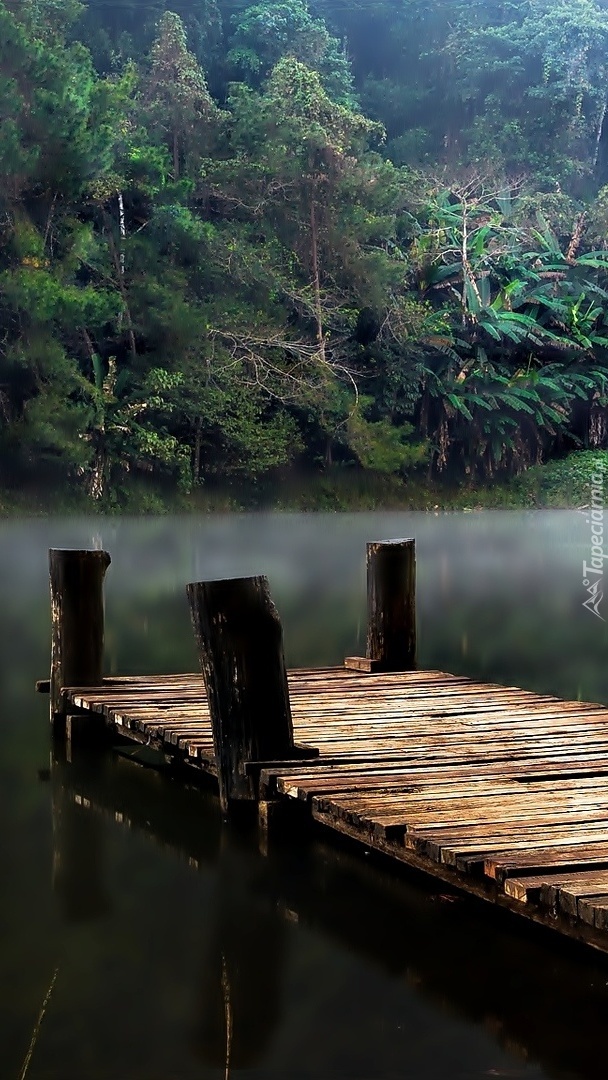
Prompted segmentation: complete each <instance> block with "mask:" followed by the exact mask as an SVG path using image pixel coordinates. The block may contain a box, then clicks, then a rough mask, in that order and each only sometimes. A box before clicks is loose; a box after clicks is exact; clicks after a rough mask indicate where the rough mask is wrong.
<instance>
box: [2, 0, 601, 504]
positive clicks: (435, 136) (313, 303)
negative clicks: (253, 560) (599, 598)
mask: <svg viewBox="0 0 608 1080" xmlns="http://www.w3.org/2000/svg"><path fill="white" fill-rule="evenodd" d="M0 119H1V125H0V484H1V485H3V486H8V485H13V486H15V485H17V486H18V485H22V484H27V483H29V482H30V481H31V479H32V477H35V478H36V479H37V481H38V482H43V483H45V484H47V485H54V484H55V485H60V486H63V487H65V486H68V487H71V488H73V489H74V490H76V489H78V490H80V491H83V492H86V493H88V495H89V496H90V497H91V498H92V499H97V500H102V501H103V500H107V499H109V498H110V499H111V498H116V493H117V492H120V491H121V489H122V487H123V485H124V484H125V482H126V480H127V478H129V477H132V476H145V477H149V478H150V479H151V480H152V481H154V482H158V483H165V484H168V485H173V486H175V487H177V488H179V489H180V490H182V491H190V490H193V489H195V488H196V487H197V486H198V485H213V484H214V483H215V484H217V483H220V482H223V481H224V480H225V479H226V478H231V477H232V478H238V479H239V480H240V481H247V482H257V481H259V480H260V479H261V478H264V477H268V476H269V475H273V474H274V473H277V472H281V471H282V472H285V470H308V471H314V470H322V469H324V468H326V467H327V466H328V465H330V464H332V463H333V464H336V463H340V464H343V465H344V466H351V467H354V468H357V469H362V470H369V471H371V472H374V473H379V474H384V475H396V476H409V475H411V474H412V473H413V472H415V471H417V470H418V471H422V472H423V474H424V473H426V474H427V475H440V476H447V477H455V478H463V477H467V478H470V479H471V480H473V481H476V482H480V481H482V482H483V481H488V480H490V479H491V478H494V477H499V478H500V477H505V476H510V475H517V474H519V473H521V472H522V471H523V470H524V469H526V468H527V467H529V466H531V465H535V464H538V463H540V462H542V461H546V460H548V459H550V458H552V457H560V456H563V455H564V454H565V453H567V452H568V451H570V450H573V449H588V448H591V449H604V448H606V446H607V445H608V411H607V408H608V2H606V0H510V2H509V3H502V2H499V0H483V2H481V0H348V2H346V0H308V2H307V0H278V2H275V0H259V2H258V3H254V4H251V3H247V2H243V0H86V2H82V3H80V2H78V0H0Z"/></svg>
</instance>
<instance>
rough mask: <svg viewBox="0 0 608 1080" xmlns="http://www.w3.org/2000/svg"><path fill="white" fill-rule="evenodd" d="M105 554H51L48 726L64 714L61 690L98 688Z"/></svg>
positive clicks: (55, 550) (54, 550)
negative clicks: (49, 717)
mask: <svg viewBox="0 0 608 1080" xmlns="http://www.w3.org/2000/svg"><path fill="white" fill-rule="evenodd" d="M110 561H111V560H110V556H109V555H108V552H107V551H77V550H62V549H59V548H51V550H50V551H49V569H50V579H51V634H52V639H51V685H50V691H51V721H52V722H54V723H56V722H58V721H59V719H60V718H61V717H62V714H63V712H64V708H63V703H62V701H61V688H62V686H98V685H99V684H100V683H101V681H102V672H103V667H102V665H103V634H104V612H103V579H104V576H105V572H106V570H107V568H108V566H109V565H110Z"/></svg>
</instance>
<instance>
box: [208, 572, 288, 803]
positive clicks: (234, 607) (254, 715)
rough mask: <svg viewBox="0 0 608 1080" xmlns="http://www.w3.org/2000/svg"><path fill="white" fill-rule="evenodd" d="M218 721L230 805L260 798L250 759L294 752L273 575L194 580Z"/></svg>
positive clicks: (216, 738)
mask: <svg viewBox="0 0 608 1080" xmlns="http://www.w3.org/2000/svg"><path fill="white" fill-rule="evenodd" d="M188 599H189V601H190V611H191V615H192V624H193V627H194V633H195V635H196V640H197V644H198V650H199V658H200V663H201V668H202V672H203V676H204V679H205V685H206V687H207V695H208V698H209V710H210V713H211V724H212V728H213V742H214V747H215V755H216V760H217V764H218V779H219V787H220V800H221V804H222V812H223V813H224V815H226V814H227V813H228V811H229V808H230V804H231V803H233V802H234V801H237V800H254V799H255V798H256V784H255V779H254V777H253V776H252V774H250V773H247V772H246V770H245V764H246V762H248V761H272V760H281V759H287V760H289V759H293V758H294V757H295V756H296V754H297V750H296V748H295V747H294V742H293V726H292V721H291V707H290V704H289V691H288V688H287V672H286V669H285V660H284V656H283V630H282V627H281V621H280V619H279V614H278V612H277V609H276V607H275V606H274V604H273V602H272V599H271V597H270V590H269V588H268V581H267V579H266V578H265V577H252V578H235V579H231V580H227V581H201V582H198V583H193V584H191V585H188Z"/></svg>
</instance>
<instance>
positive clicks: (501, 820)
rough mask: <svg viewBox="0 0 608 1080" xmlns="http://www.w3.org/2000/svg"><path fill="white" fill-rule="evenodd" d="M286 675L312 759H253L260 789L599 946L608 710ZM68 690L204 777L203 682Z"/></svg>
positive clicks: (190, 678)
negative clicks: (299, 803) (257, 762)
mask: <svg viewBox="0 0 608 1080" xmlns="http://www.w3.org/2000/svg"><path fill="white" fill-rule="evenodd" d="M288 682H289V691H290V701H291V709H292V715H293V726H294V736H295V739H296V742H298V743H306V744H309V745H312V746H316V747H318V748H319V751H320V757H319V759H318V760H317V761H315V762H314V764H311V763H310V762H301V763H296V762H284V763H265V764H266V766H267V767H260V766H258V771H259V773H260V776H259V781H260V793H261V796H262V797H263V798H274V797H284V798H291V799H298V800H300V801H302V802H304V803H306V804H308V805H309V807H310V812H311V814H312V816H313V817H315V818H317V819H318V820H319V821H322V822H323V823H324V824H326V825H329V826H331V827H332V828H333V829H335V830H337V831H338V832H342V833H345V834H347V835H349V836H354V837H356V838H359V839H361V840H363V841H364V842H365V843H366V844H367V845H370V846H375V847H377V848H379V849H380V850H382V851H384V852H386V853H388V854H391V855H393V856H395V857H396V858H398V859H399V860H400V861H403V862H406V863H410V864H411V865H414V866H416V867H418V868H421V869H426V870H428V871H429V872H431V873H435V874H437V875H438V876H440V877H443V878H444V879H445V880H450V881H452V882H455V883H457V884H459V885H461V887H462V888H464V889H468V890H469V891H471V892H474V893H475V894H476V895H481V896H484V897H485V898H487V899H491V900H494V901H495V902H497V903H500V904H503V906H508V907H511V909H515V910H520V911H521V912H522V913H524V914H527V915H529V916H530V917H532V918H536V919H537V921H545V922H547V923H548V924H550V925H555V926H557V927H558V928H559V929H561V930H563V931H564V932H566V933H572V934H573V936H575V937H581V938H582V939H583V940H587V941H588V942H589V943H591V944H593V945H595V946H597V947H600V948H603V949H605V950H606V951H608V709H607V708H605V707H603V706H601V705H598V704H589V703H581V702H566V701H561V700H559V699H557V698H554V697H551V696H549V695H540V694H534V693H530V692H528V691H524V690H520V689H518V688H517V687H504V686H499V685H493V684H483V683H479V682H476V681H474V680H470V679H467V678H465V677H462V676H454V675H450V674H447V673H445V672H440V671H412V672H406V673H398V674H365V673H361V672H358V671H356V670H346V669H342V668H325V669H314V670H310V669H307V670H299V671H291V672H289V675H288ZM63 694H64V697H65V698H66V699H67V701H68V702H70V703H71V704H72V705H73V706H76V707H79V708H82V709H84V710H88V711H93V712H95V713H98V714H101V715H103V716H104V717H105V719H106V721H107V723H108V724H110V725H114V727H115V728H116V730H118V731H120V732H121V733H122V734H124V735H126V736H127V737H128V738H131V739H134V740H135V741H138V742H144V743H147V744H149V745H152V746H154V747H155V748H157V749H159V750H161V751H162V752H164V753H165V754H168V755H169V756H171V757H179V758H181V759H183V760H185V761H187V762H188V763H189V764H190V765H193V766H194V767H196V768H198V769H202V770H203V771H204V772H207V773H211V774H214V773H215V763H214V751H213V739H212V733H211V725H210V720H209V712H208V708H207V704H206V698H205V691H204V684H203V680H202V677H201V676H199V675H173V676H154V677H144V676H136V677H125V678H114V679H106V680H104V682H103V684H102V685H101V686H99V687H94V688H86V689H78V688H68V689H65V690H64V691H63ZM252 768H255V763H253V765H252Z"/></svg>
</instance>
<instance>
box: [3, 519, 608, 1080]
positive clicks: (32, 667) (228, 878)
mask: <svg viewBox="0 0 608 1080" xmlns="http://www.w3.org/2000/svg"><path fill="white" fill-rule="evenodd" d="M586 533H587V528H586V525H585V522H584V518H581V516H580V515H576V514H562V513H557V514H538V515H525V516H524V515H503V514H484V515H479V514H477V515H454V516H441V517H433V516H428V517H427V516H423V515H405V514H403V515H395V514H393V515H360V516H322V517H317V516H314V515H309V516H295V515H294V516H291V515H288V516H285V517H279V516H272V515H268V516H266V515H256V516H251V517H247V516H242V517H241V516H237V517H233V518H228V517H222V518H206V519H204V520H194V519H169V518H167V519H163V520H161V521H158V520H154V521H141V520H140V521H132V522H130V521H124V520H121V521H116V522H114V521H113V522H106V521H104V520H95V521H94V522H28V523H19V522H10V523H5V524H4V525H3V526H2V530H1V531H0V568H1V570H0V573H1V574H2V591H3V604H2V607H1V609H0V630H1V632H2V633H1V640H2V642H3V653H2V659H1V664H2V672H1V675H2V678H1V680H0V702H1V706H2V709H1V713H0V820H1V821H2V824H3V829H2V830H1V831H0V858H1V860H2V871H3V873H2V888H1V890H0V975H1V978H0V1076H1V1077H4V1076H7V1077H15V1078H16V1077H18V1076H19V1073H20V1070H21V1068H22V1065H23V1062H24V1060H25V1058H26V1053H27V1050H28V1046H29V1044H30V1040H31V1038H32V1033H33V1031H34V1029H35V1024H36V1019H37V1017H38V1015H39V1012H40V1009H41V1005H42V1003H43V1001H44V999H45V995H46V994H47V992H48V990H49V987H50V986H51V984H52V978H53V973H54V972H55V971H57V978H56V982H55V984H54V986H53V988H52V993H51V996H50V998H49V1000H48V1003H47V1008H46V1013H45V1015H44V1017H43V1020H42V1023H41V1025H40V1031H39V1033H38V1035H37V1038H36V1040H35V1043H34V1049H33V1053H32V1056H31V1059H30V1060H29V1064H28V1067H27V1080H36V1078H37V1077H38V1078H42V1077H44V1078H50V1077H52V1078H56V1080H72V1078H73V1080H97V1078H100V1080H110V1078H112V1080H122V1078H124V1080H135V1078H137V1080H139V1078H141V1080H144V1078H145V1080H156V1078H158V1080H161V1078H162V1080H170V1078H182V1077H184V1078H190V1077H192V1078H194V1077H197V1078H202V1080H207V1078H209V1080H211V1078H220V1077H225V1076H226V1075H229V1076H234V1077H237V1076H238V1077H243V1078H247V1080H262V1078H267V1077H268V1078H273V1077H277V1078H278V1077H281V1078H283V1077H293V1078H294V1080H298V1078H300V1080H310V1078H313V1077H315V1078H316V1077H319V1078H322V1080H324V1078H326V1077H327V1078H330V1077H331V1078H341V1080H351V1078H352V1080H364V1078H369V1080H372V1078H378V1080H380V1078H383V1080H388V1078H389V1077H390V1078H393V1077H399V1078H401V1077H403V1078H408V1080H409V1078H411V1080H427V1078H429V1080H430V1078H433V1080H434V1078H440V1077H441V1078H450V1077H463V1078H464V1077H489V1076H510V1077H526V1078H528V1077H530V1078H532V1077H579V1078H583V1077H584V1078H591V1077H594V1078H595V1077H597V1076H598V1075H602V1072H603V1070H602V1069H601V1068H600V1071H599V1072H598V1063H601V1062H602V1061H603V1060H604V1058H605V1056H606V1055H605V1049H604V1046H603V1027H604V1018H605V1015H606V1008H607V1006H608V991H607V982H608V964H607V963H606V962H605V961H604V960H603V959H602V958H596V957H594V955H593V954H592V953H590V952H589V953H588V952H586V951H584V950H579V949H577V948H576V947H575V946H573V945H572V944H571V943H568V942H563V941H561V940H560V939H559V938H557V937H556V938H555V939H554V938H553V937H552V936H551V935H550V934H549V933H547V934H542V933H541V932H539V931H538V930H537V929H534V928H532V929H529V928H527V927H526V926H525V924H523V925H520V924H519V922H517V921H516V920H513V919H511V918H509V917H508V916H506V915H505V914H504V913H498V912H495V911H492V910H488V911H486V910H485V908H483V907H482V906H481V905H479V904H475V903H473V902H471V901H468V900H463V899H460V898H457V897H454V896H452V895H448V894H444V893H443V889H442V887H441V888H440V887H439V886H437V885H436V884H434V883H433V882H430V883H429V882H426V881H418V880H412V878H411V877H408V876H407V875H406V876H403V875H401V876H400V875H397V874H395V872H394V871H393V870H392V869H388V868H385V867H384V866H382V865H377V864H376V863H375V862H374V861H370V859H368V858H366V857H365V856H364V855H363V854H362V852H361V851H360V849H356V850H350V849H338V848H337V847H336V846H335V845H334V844H333V843H332V842H331V841H327V840H326V839H325V838H324V837H314V838H312V839H311V840H310V841H309V842H308V843H305V844H300V843H298V844H294V845H291V846H290V845H280V846H273V847H271V849H270V852H269V853H268V854H266V855H264V854H261V853H260V851H259V849H258V846H257V843H256V840H255V837H253V836H248V835H246V834H245V835H243V834H237V833H233V832H230V831H227V830H225V829H222V827H221V824H220V819H219V814H218V807H217V803H216V800H215V798H214V796H213V795H212V794H211V793H207V792H205V791H201V790H199V789H196V788H193V787H190V786H188V784H186V783H184V781H183V779H180V780H176V779H173V778H172V777H171V775H169V774H166V775H165V774H159V773H158V772H156V771H153V770H150V769H148V768H143V767H141V765H138V764H136V763H135V762H134V761H133V760H129V759H128V758H126V757H124V756H117V755H115V754H112V753H108V754H105V755H103V756H102V755H92V756H91V755H90V754H88V755H87V754H85V753H83V752H82V751H81V752H80V753H78V754H72V755H71V760H68V758H67V756H66V753H65V751H64V750H63V749H62V748H61V747H59V746H56V747H54V748H53V750H52V754H51V769H50V775H49V773H48V771H45V766H46V763H47V762H48V760H49V744H48V731H47V725H46V710H47V707H48V705H47V702H46V700H44V699H36V698H35V697H34V696H33V694H32V686H33V682H34V679H35V678H36V677H39V676H41V675H43V674H44V673H45V669H46V667H47V664H48V642H49V635H48V599H47V577H46V574H47V572H46V557H47V556H46V551H47V548H48V547H49V546H62V545H65V546H81V545H91V544H95V543H96V544H98V545H99V544H102V545H103V546H105V547H107V548H108V549H109V550H110V552H111V554H112V556H113V563H112V566H111V568H110V570H109V571H108V577H107V628H108V633H107V637H108V665H109V667H111V668H112V669H114V670H120V671H134V670H138V671H141V672H146V671H160V670H166V671H169V670H180V669H182V670H183V669H184V668H192V667H193V665H194V649H193V645H192V641H191V639H190V628H189V623H188V610H187V604H186V601H185V596H184V585H185V583H186V582H187V581H188V580H193V579H194V578H199V577H201V578H202V577H212V576H222V575H227V574H245V573H254V572H265V573H267V574H268V576H269V577H270V581H271V586H272V590H273V594H274V596H275V598H276V599H277V602H278V606H279V609H280V611H281V614H282V616H283V621H284V624H285V636H286V644H287V649H288V652H289V661H290V662H291V663H292V664H294V663H329V662H338V661H340V660H341V658H342V656H343V655H344V654H345V653H347V652H353V651H356V650H358V649H361V648H362V647H363V642H364V634H365V627H364V603H365V600H364V544H365V541H366V540H367V539H378V538H382V537H396V536H403V535H415V536H416V539H417V542H418V560H419V579H418V581H419V611H420V654H421V663H423V664H424V665H425V666H431V665H438V666H444V667H448V668H452V669H457V670H459V671H464V672H468V673H472V674H482V675H484V676H485V677H487V678H497V679H503V680H512V681H517V682H520V683H522V684H525V685H527V686H533V687H537V688H539V689H547V690H553V691H556V692H560V693H564V694H567V695H571V696H572V695H573V696H575V695H576V694H577V693H578V692H579V691H580V692H581V694H582V695H583V696H585V697H594V698H600V699H601V698H603V699H604V700H607V699H608V674H606V670H607V665H606V664H605V662H604V657H605V655H606V649H607V645H608V642H607V641H606V632H605V630H604V625H603V624H602V623H601V622H600V621H599V620H596V619H594V618H593V616H591V615H590V614H589V613H588V612H585V611H583V609H582V600H583V599H584V596H583V595H581V568H582V562H583V558H584V556H585V554H586V552H585V545H586V543H587V536H586ZM47 780H48V781H49V782H47ZM522 922H523V921H522Z"/></svg>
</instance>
